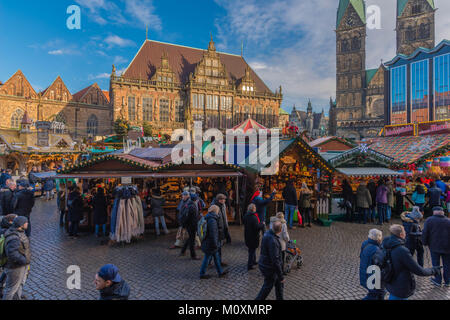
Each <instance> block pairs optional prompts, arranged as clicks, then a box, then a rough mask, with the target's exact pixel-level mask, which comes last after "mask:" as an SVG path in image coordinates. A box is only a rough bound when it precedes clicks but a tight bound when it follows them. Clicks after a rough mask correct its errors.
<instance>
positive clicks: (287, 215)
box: [284, 204, 297, 228]
mask: <svg viewBox="0 0 450 320" xmlns="http://www.w3.org/2000/svg"><path fill="white" fill-rule="evenodd" d="M296 208H297V207H296V206H293V205H290V204H286V205H285V206H284V219H285V220H286V221H287V223H288V225H289V227H291V228H292V223H293V222H294V214H295V209H296Z"/></svg>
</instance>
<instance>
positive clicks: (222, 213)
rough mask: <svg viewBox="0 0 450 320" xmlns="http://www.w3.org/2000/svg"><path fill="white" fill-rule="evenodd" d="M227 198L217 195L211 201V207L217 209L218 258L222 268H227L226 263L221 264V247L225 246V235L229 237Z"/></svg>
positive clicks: (220, 194)
mask: <svg viewBox="0 0 450 320" xmlns="http://www.w3.org/2000/svg"><path fill="white" fill-rule="evenodd" d="M226 201H227V196H226V195H224V194H222V193H219V194H218V195H217V196H216V198H215V199H214V200H213V202H212V203H211V205H215V206H217V207H218V208H219V221H218V223H219V224H218V231H219V257H220V262H221V265H222V267H226V266H228V264H227V263H225V262H223V259H222V247H223V245H224V244H225V240H226V239H227V235H229V233H230V231H229V227H228V217H227V206H226Z"/></svg>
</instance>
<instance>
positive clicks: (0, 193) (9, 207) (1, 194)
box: [0, 188, 14, 216]
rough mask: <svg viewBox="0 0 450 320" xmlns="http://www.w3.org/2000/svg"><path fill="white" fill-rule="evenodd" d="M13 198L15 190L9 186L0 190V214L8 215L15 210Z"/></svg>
mask: <svg viewBox="0 0 450 320" xmlns="http://www.w3.org/2000/svg"><path fill="white" fill-rule="evenodd" d="M13 199H14V191H12V190H11V189H9V188H3V189H1V190H0V216H6V215H8V214H10V213H13V212H14V209H13Z"/></svg>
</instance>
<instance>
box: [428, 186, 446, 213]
mask: <svg viewBox="0 0 450 320" xmlns="http://www.w3.org/2000/svg"><path fill="white" fill-rule="evenodd" d="M427 195H428V198H429V199H430V200H429V204H430V207H431V208H433V207H439V206H441V196H442V195H443V193H442V190H441V189H439V188H438V187H433V188H431V189H428V194H427Z"/></svg>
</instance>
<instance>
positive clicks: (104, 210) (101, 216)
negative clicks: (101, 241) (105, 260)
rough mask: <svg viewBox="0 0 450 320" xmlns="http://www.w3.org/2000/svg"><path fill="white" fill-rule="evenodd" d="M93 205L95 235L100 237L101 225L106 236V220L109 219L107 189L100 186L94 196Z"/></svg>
mask: <svg viewBox="0 0 450 320" xmlns="http://www.w3.org/2000/svg"><path fill="white" fill-rule="evenodd" d="M92 207H93V209H94V225H95V235H96V236H97V237H100V233H99V232H100V226H101V227H102V231H103V234H102V235H103V236H106V222H107V220H108V203H107V201H106V197H105V190H104V189H103V188H98V190H97V194H96V195H95V196H94V197H93V198H92Z"/></svg>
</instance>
